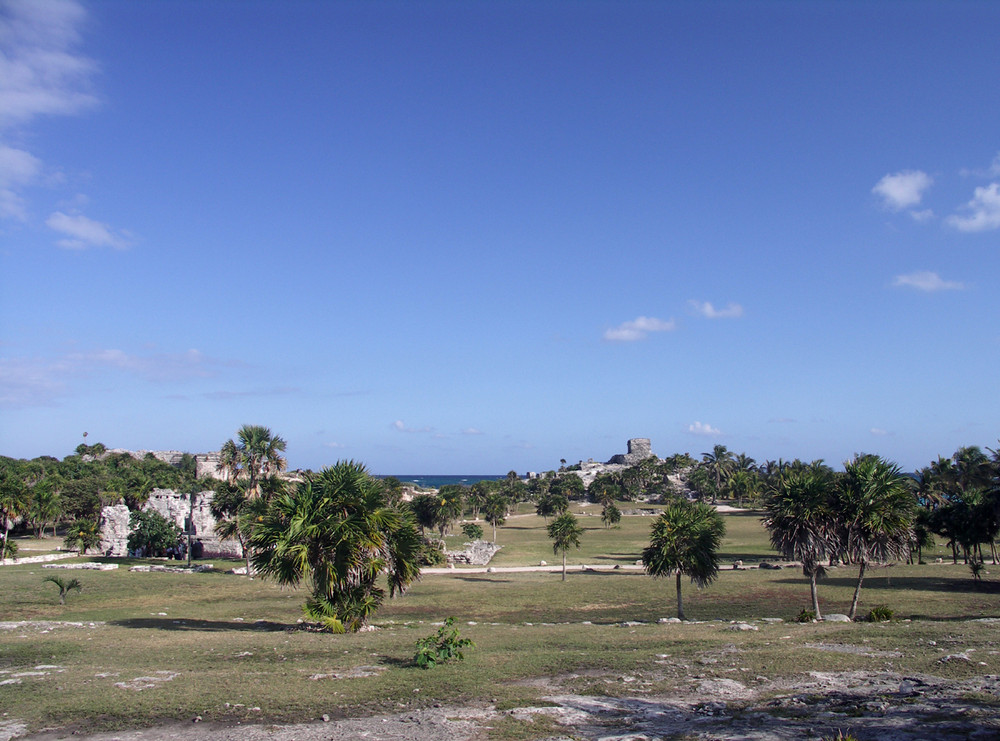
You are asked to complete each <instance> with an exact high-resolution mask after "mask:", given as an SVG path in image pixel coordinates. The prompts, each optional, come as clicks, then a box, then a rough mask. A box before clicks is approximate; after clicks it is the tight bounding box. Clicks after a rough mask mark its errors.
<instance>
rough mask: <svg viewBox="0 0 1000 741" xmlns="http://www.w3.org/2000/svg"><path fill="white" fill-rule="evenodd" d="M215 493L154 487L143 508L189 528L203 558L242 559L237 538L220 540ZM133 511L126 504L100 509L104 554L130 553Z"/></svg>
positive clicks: (186, 528) (181, 526)
mask: <svg viewBox="0 0 1000 741" xmlns="http://www.w3.org/2000/svg"><path fill="white" fill-rule="evenodd" d="M214 496H215V492H213V491H208V490H206V491H200V492H198V493H197V494H192V495H188V494H185V493H182V492H176V491H174V490H173V489H153V491H152V493H151V494H150V495H149V500H148V501H147V502H146V503H145V504H144V505H143V507H142V509H143V511H144V512H149V511H154V512H158V513H159V514H161V515H163V517H165V518H166V519H168V520H170V521H171V522H174V523H175V524H176V525H177V527H179V528H180V529H181V532H182V533H185V534H186V533H187V532H188V528H189V527H190V531H191V541H192V543H194V542H195V541H200V542H201V546H202V553H201V557H202V558H239V557H240V556H242V555H243V553H242V550H241V549H240V544H239V542H238V541H236V540H219V539H218V537H216V535H215V522H216V521H215V518H214V517H213V516H212V511H211V509H210V506H211V503H212V497H214ZM189 497H190V498H189ZM130 514H131V511H130V510H129V508H128V507H126V506H125V505H124V504H116V505H113V506H110V507H105V508H104V509H102V510H101V544H100V546H99V548H100V552H101V554H102V555H105V556H116V557H121V556H127V555H128V536H129V532H130V528H129V522H128V521H129V515H130Z"/></svg>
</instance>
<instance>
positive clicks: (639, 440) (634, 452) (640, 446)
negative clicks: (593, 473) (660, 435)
mask: <svg viewBox="0 0 1000 741" xmlns="http://www.w3.org/2000/svg"><path fill="white" fill-rule="evenodd" d="M652 457H653V448H652V444H651V443H650V442H649V438H648V437H634V438H632V439H631V440H629V441H628V452H627V453H624V454H622V453H619V454H618V455H614V456H611V460H609V461H608V465H620V466H634V465H635V464H636V463H641V462H642V461H644V460H646V459H647V458H652Z"/></svg>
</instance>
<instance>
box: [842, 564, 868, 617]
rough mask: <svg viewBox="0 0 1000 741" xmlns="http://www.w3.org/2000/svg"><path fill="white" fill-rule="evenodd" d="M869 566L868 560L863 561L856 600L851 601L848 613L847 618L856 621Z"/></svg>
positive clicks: (855, 593) (856, 589)
mask: <svg viewBox="0 0 1000 741" xmlns="http://www.w3.org/2000/svg"><path fill="white" fill-rule="evenodd" d="M867 565H868V562H867V560H866V559H864V558H862V559H861V569H860V570H859V571H858V585H857V586H856V587H855V588H854V599H853V600H851V610H850V612H848V613H847V617H849V618H850V619H851V620H854V616H855V615H857V613H858V597H859V596H861V582H862V581H864V578H865V566H867Z"/></svg>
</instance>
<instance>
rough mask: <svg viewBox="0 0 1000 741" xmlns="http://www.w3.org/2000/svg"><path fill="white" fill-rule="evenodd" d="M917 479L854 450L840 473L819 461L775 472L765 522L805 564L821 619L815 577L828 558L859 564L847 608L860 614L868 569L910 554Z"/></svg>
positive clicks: (783, 549)
mask: <svg viewBox="0 0 1000 741" xmlns="http://www.w3.org/2000/svg"><path fill="white" fill-rule="evenodd" d="M911 482H912V479H910V478H909V477H907V476H905V475H904V474H903V473H902V472H901V471H900V469H899V467H898V466H896V465H895V464H893V463H891V462H889V461H887V460H885V459H884V458H881V457H879V456H876V455H856V456H855V457H854V458H853V459H852V460H850V461H848V462H847V463H845V464H844V471H843V473H840V474H836V473H834V472H833V470H832V469H831V468H830V467H829V466H826V465H824V464H823V463H822V462H821V461H816V462H814V463H812V464H808V465H795V466H788V467H786V468H784V469H783V470H782V471H781V472H780V473H778V474H777V476H776V478H775V480H774V482H773V485H772V486H771V487H770V488H769V492H768V494H767V496H766V499H765V505H764V506H765V511H766V514H765V517H764V526H765V527H766V528H767V530H768V532H769V533H770V537H771V544H772V545H773V546H774V547H775V549H777V550H778V551H779V552H780V553H782V554H783V555H784V556H785V557H787V558H792V559H795V560H799V561H801V562H802V571H803V573H804V574H805V576H806V577H808V578H809V586H810V594H811V596H812V607H813V609H812V612H813V613H814V615H815V617H816V618H817V619H821V618H822V613H821V611H820V606H819V597H818V593H817V585H816V582H817V580H818V579H819V578H820V577H821V576H823V574H824V567H823V562H824V561H831V562H833V561H843V562H845V563H852V564H855V565H857V566H858V578H857V584H856V586H855V589H854V596H853V599H852V600H851V607H850V610H849V612H848V617H850V618H851V619H854V617H855V616H856V613H857V608H858V599H859V596H860V594H861V585H862V582H863V581H864V577H865V572H866V570H867V569H868V567H869V566H870V565H871V564H872V563H884V562H888V561H895V560H901V559H904V558H906V556H907V555H908V553H909V550H910V548H911V545H912V542H913V533H914V515H915V510H916V504H917V502H916V499H915V497H914V496H913V489H912V484H911Z"/></svg>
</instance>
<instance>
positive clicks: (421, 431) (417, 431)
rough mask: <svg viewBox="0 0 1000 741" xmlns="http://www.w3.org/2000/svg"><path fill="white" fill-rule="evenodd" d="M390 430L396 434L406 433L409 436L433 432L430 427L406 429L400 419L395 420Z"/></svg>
mask: <svg viewBox="0 0 1000 741" xmlns="http://www.w3.org/2000/svg"><path fill="white" fill-rule="evenodd" d="M392 429H394V430H396V431H397V432H406V433H409V434H424V435H426V434H429V433H431V432H433V430H432V429H431V428H430V427H407V426H406V424H404V422H403V420H401V419H397V420H396V421H395V422H393V423H392Z"/></svg>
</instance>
